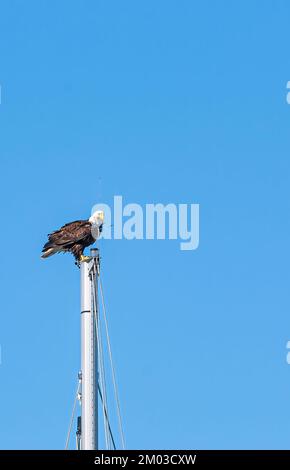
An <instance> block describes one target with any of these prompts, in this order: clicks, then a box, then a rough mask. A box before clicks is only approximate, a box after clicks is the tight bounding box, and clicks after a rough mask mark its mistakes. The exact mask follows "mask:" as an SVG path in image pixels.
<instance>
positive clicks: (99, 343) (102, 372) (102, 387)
mask: <svg viewBox="0 0 290 470" xmlns="http://www.w3.org/2000/svg"><path fill="white" fill-rule="evenodd" d="M91 281H92V287H93V289H92V290H93V311H94V321H95V328H96V338H97V347H98V362H99V371H100V386H99V389H100V390H101V391H102V392H103V393H102V405H103V419H104V433H105V442H106V449H107V450H109V449H110V439H109V434H110V432H109V418H108V412H107V409H108V405H107V392H106V378H105V368H104V359H103V347H102V335H101V329H100V318H99V308H98V303H97V302H98V301H97V295H96V289H97V278H96V272H95V270H93V274H92V277H91ZM98 382H99V381H98Z"/></svg>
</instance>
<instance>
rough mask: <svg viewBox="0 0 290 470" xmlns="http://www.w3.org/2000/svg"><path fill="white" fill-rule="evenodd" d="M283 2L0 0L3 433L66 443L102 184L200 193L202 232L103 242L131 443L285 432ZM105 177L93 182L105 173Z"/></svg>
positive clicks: (190, 443)
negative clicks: (83, 254)
mask: <svg viewBox="0 0 290 470" xmlns="http://www.w3.org/2000/svg"><path fill="white" fill-rule="evenodd" d="M289 15H290V6H289V2H287V1H286V0H285V1H282V0H278V1H269V0H263V1H262V0H260V1H255V0H247V1H243V2H231V1H229V0H228V1H219V2H215V1H189V0H183V1H177V0H175V1H172V0H166V1H165V0H158V1H152V0H147V1H146V2H136V1H133V0H131V1H128V0H124V1H122V2H120V1H97V2H96V1H93V0H87V1H86V2H81V1H72V0H70V1H68V0H63V1H62V2H59V1H55V0H54V1H52V0H50V1H44V0H37V1H36V0H35V1H32V0H27V1H20V0H3V1H2V2H1V8H0V82H1V86H2V104H1V106H0V129H1V138H0V159H1V186H0V191H1V230H0V238H1V268H0V285H1V316H0V343H1V347H2V364H1V366H0V380H1V392H0V394H1V396H0V422H1V427H0V448H9V449H11V448H22V449H30V448H33V449H39V448H48V449H49V448H59V449H61V448H63V447H64V442H65V437H66V432H67V428H68V422H69V416H70V412H71V407H72V400H73V395H74V390H75V383H76V374H77V371H78V369H79V320H80V318H79V272H78V270H77V269H76V268H75V266H74V264H73V260H72V259H71V257H70V256H67V255H66V256H58V257H54V258H52V259H50V260H47V261H43V260H40V256H39V255H40V251H41V248H42V244H43V243H44V242H45V239H46V235H47V233H48V232H49V231H51V230H53V229H55V228H58V227H59V226H60V225H61V224H63V223H64V222H68V221H71V220H74V219H77V218H86V217H88V216H89V215H90V210H91V207H92V206H93V204H95V203H97V202H98V201H99V199H100V198H101V199H102V201H103V202H110V201H111V198H112V197H113V195H115V194H121V195H123V197H124V199H125V202H136V203H139V204H145V203H146V202H162V203H168V202H175V203H181V202H183V203H186V202H187V203H192V202H197V203H199V204H200V211H201V220H200V224H201V227H200V246H199V248H198V250H197V251H193V252H180V250H179V246H178V243H177V242H175V241H165V242H162V241H133V242H132V241H131V242H128V241H105V240H104V241H103V242H102V245H101V248H102V256H103V260H102V263H103V281H104V285H105V291H106V298H107V303H108V312H109V317H110V326H111V336H112V342H113V350H114V356H115V362H116V367H117V371H118V382H119V388H120V394H121V402H122V408H123V414H124V425H125V432H126V439H127V446H128V447H129V448H143V449H144V448H149V449H150V448H153V449H154V448H161V449H162V448H163V449H164V448H200V449H209V448H210V449H212V448H214V449H224V448H237V449H240V448H249V449H251V448H261V449H265V448H288V449H289V448H290V366H288V365H287V363H286V353H287V351H286V343H287V341H288V340H290V297H289V285H290V278H289V277H290V276H289V271H290V270H289V264H290V263H289V262H290V256H289V232H290V223H289V221H290V217H289V215H290V199H289V187H290V157H289V155H290V106H289V105H287V103H286V83H287V81H288V80H290V55H289V43H290V29H289ZM100 178H101V179H102V185H100V184H99V179H100Z"/></svg>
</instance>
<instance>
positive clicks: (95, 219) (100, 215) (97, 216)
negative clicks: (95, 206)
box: [89, 211, 104, 227]
mask: <svg viewBox="0 0 290 470" xmlns="http://www.w3.org/2000/svg"><path fill="white" fill-rule="evenodd" d="M89 221H90V222H91V224H93V225H97V226H98V227H99V226H100V225H103V223H104V212H103V211H96V212H94V213H93V214H92V215H91V217H90V218H89Z"/></svg>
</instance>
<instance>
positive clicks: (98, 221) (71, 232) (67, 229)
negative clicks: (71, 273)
mask: <svg viewBox="0 0 290 470" xmlns="http://www.w3.org/2000/svg"><path fill="white" fill-rule="evenodd" d="M103 222H104V212H103V211H96V212H94V214H93V215H92V216H91V217H90V218H89V219H88V220H76V221H75V222H70V223H69V224H66V225H64V226H63V227H61V228H60V229H59V230H56V231H55V232H52V233H50V234H49V235H48V242H47V243H46V244H45V245H44V247H43V250H42V255H41V258H48V257H49V256H52V255H54V254H55V253H60V252H63V253H65V252H70V253H72V254H73V255H74V257H75V260H76V264H78V265H79V264H80V263H81V262H83V261H88V260H89V259H90V258H89V257H88V256H84V254H83V253H84V249H85V248H86V247H87V246H89V245H92V244H93V243H94V242H95V241H96V239H97V238H98V237H99V236H100V234H101V233H102V229H103Z"/></svg>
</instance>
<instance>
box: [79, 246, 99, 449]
mask: <svg viewBox="0 0 290 470" xmlns="http://www.w3.org/2000/svg"><path fill="white" fill-rule="evenodd" d="M98 272H99V252H98V250H97V249H92V250H91V259H90V261H88V262H82V263H81V383H82V392H81V426H80V427H81V429H80V434H81V438H80V441H81V449H82V450H96V449H98V354H97V351H98V345H97V337H96V323H95V322H96V317H95V315H94V308H95V309H97V308H98V301H97V299H96V298H95V299H94V298H93V296H97V291H98V289H97V288H95V287H97V282H98ZM93 306H94V308H93Z"/></svg>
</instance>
